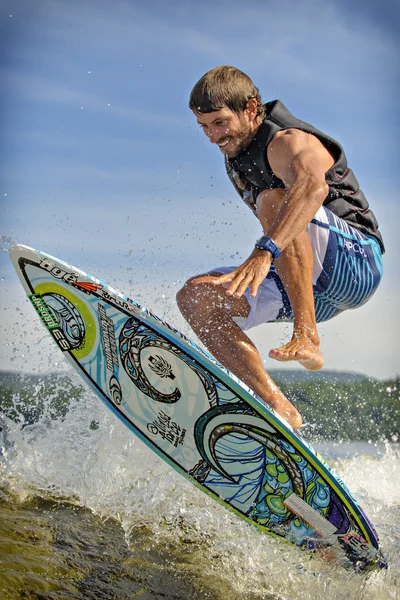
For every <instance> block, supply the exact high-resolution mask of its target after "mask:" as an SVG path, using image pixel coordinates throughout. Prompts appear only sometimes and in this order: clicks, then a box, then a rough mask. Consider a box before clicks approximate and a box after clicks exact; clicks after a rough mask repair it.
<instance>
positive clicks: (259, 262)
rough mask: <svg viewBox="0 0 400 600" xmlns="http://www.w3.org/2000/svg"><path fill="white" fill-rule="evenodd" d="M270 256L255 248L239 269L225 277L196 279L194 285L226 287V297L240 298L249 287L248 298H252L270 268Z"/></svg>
mask: <svg viewBox="0 0 400 600" xmlns="http://www.w3.org/2000/svg"><path fill="white" fill-rule="evenodd" d="M271 262H272V255H271V253H270V252H268V251H266V250H259V249H258V248H255V249H254V250H253V252H252V253H251V255H250V256H249V258H248V259H247V260H246V261H245V262H244V263H243V264H242V265H240V267H238V268H237V269H235V270H234V271H232V272H231V273H227V275H219V276H217V277H214V276H213V275H205V276H203V277H199V278H198V279H196V283H211V284H212V285H224V287H227V290H226V293H227V295H228V296H235V298H240V297H241V296H242V295H243V294H244V292H245V291H246V289H247V288H248V287H250V296H251V297H252V298H254V297H255V296H256V294H257V291H258V288H259V285H260V283H262V281H264V279H265V278H266V276H267V275H268V273H269V270H270V268H271Z"/></svg>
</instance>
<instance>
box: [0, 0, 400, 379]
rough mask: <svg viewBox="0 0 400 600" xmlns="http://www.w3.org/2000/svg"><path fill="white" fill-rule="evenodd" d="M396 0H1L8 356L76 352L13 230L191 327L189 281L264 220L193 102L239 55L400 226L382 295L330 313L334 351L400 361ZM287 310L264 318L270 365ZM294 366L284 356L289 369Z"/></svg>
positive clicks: (370, 363)
mask: <svg viewBox="0 0 400 600" xmlns="http://www.w3.org/2000/svg"><path fill="white" fill-rule="evenodd" d="M399 17H400V7H399V4H398V3H397V2H395V1H394V0H393V1H391V0H382V1H379V2H378V0H373V1H370V2H368V1H366V2H358V1H354V2H351V3H347V2H345V1H344V0H305V1H302V0H281V1H280V2H276V1H270V0H260V1H258V0H247V1H246V2H239V1H238V0H221V1H220V0H204V1H203V2H201V3H197V2H193V1H191V0H181V1H178V0H169V1H168V2H166V1H162V0H147V2H143V1H139V0H79V1H78V0H43V1H41V0H35V1H32V0H0V85H1V90H2V92H1V98H0V139H1V145H0V199H1V205H0V215H1V219H0V236H1V241H0V246H1V248H2V249H3V250H4V251H3V252H1V253H0V270H1V282H0V283H1V286H0V294H1V295H0V328H1V338H2V344H1V345H0V369H2V370H18V371H21V372H36V373H42V372H47V371H49V370H59V369H62V368H64V364H63V359H62V355H61V353H60V355H59V356H58V355H57V356H56V353H54V348H53V346H52V342H51V340H50V336H48V337H47V333H46V332H45V330H44V329H43V328H41V325H40V324H38V322H37V321H38V320H37V317H36V315H35V314H34V313H33V309H32V308H31V307H30V306H29V303H28V301H27V300H26V299H25V296H24V292H23V290H22V287H21V285H20V284H19V281H18V279H17V276H16V274H15V272H14V271H13V268H12V266H11V263H10V260H9V257H8V253H7V249H8V248H9V245H10V243H13V242H16V243H21V244H25V245H28V246H31V247H34V248H36V249H39V250H42V251H44V252H46V253H48V254H51V255H53V256H56V257H58V258H60V259H62V260H64V261H66V262H69V263H70V264H72V265H75V266H77V267H80V268H81V269H82V270H84V271H86V272H87V273H90V274H91V275H93V276H95V277H98V278H100V279H101V280H102V281H105V282H107V283H108V284H109V285H111V286H113V287H116V288H118V289H119V290H120V291H122V292H123V293H125V294H127V295H128V296H129V297H131V298H133V299H135V300H137V301H139V302H140V303H141V304H142V305H144V306H146V307H148V308H150V309H151V310H153V311H154V312H156V313H157V314H158V315H159V316H160V317H161V318H164V319H165V320H167V321H168V322H169V323H170V324H171V325H173V326H175V327H177V328H178V329H180V330H181V331H183V332H184V333H185V334H187V335H189V336H190V337H194V336H193V335H192V333H191V331H190V329H189V327H188V325H187V324H185V323H184V321H183V319H182V317H181V316H180V314H179V311H178V309H177V306H176V301H175V295H176V292H177V290H178V289H179V288H180V287H181V285H182V284H183V283H184V281H185V280H186V279H187V278H188V277H189V276H192V275H195V274H199V273H203V272H205V271H208V270H210V269H212V268H213V267H216V266H220V265H238V264H240V263H241V262H243V261H244V260H245V259H246V258H247V257H248V255H249V254H250V252H251V250H252V248H253V246H254V241H255V240H256V239H257V238H258V237H259V236H260V235H261V233H262V232H261V229H260V225H259V223H258V222H257V219H255V217H254V216H253V215H252V213H251V212H250V210H249V209H248V208H247V207H246V206H245V205H244V204H243V203H242V202H241V200H240V198H239V196H237V194H236V192H235V191H234V189H233V187H232V185H231V184H230V182H229V180H228V178H227V176H226V174H225V172H224V166H223V158H222V155H221V153H220V151H219V150H218V148H217V147H215V146H213V145H211V144H210V143H209V141H208V140H207V139H206V137H205V136H204V134H203V133H202V132H201V131H200V129H199V127H198V125H197V123H196V119H195V118H194V116H193V115H192V113H191V111H190V110H189V109H188V98H189V94H190V90H191V89H192V87H193V85H194V84H195V83H196V81H197V80H198V79H199V78H200V77H201V76H202V75H203V74H204V73H205V72H206V71H208V70H209V69H211V68H212V67H214V66H216V65H220V64H230V65H234V66H236V67H238V68H240V69H241V70H243V71H244V72H245V73H247V74H248V75H249V76H250V77H251V78H252V79H253V81H254V83H255V84H256V85H257V87H258V88H259V89H260V92H261V94H262V97H263V99H264V101H268V100H273V99H276V98H279V99H281V100H282V101H283V102H284V103H285V104H286V106H287V107H288V108H289V110H290V111H291V112H292V113H294V114H295V115H296V116H297V117H299V118H301V119H302V120H305V121H308V122H311V123H312V124H313V125H315V126H316V127H318V128H319V129H321V130H323V131H325V132H326V133H327V134H328V135H330V136H332V137H334V138H336V139H337V140H339V141H340V143H341V144H342V145H343V146H344V148H345V151H346V154H347V157H348V161H349V165H350V167H351V168H352V169H353V171H354V172H355V174H356V176H357V178H358V180H359V182H360V184H361V187H362V189H363V191H364V193H365V194H366V196H367V198H368V200H369V202H370V205H371V207H372V208H373V210H374V212H375V214H376V216H377V218H378V221H379V223H380V228H381V231H382V233H383V236H384V239H385V243H386V249H387V251H386V254H385V256H384V270H385V274H384V279H383V282H382V284H381V286H380V288H379V289H378V291H377V292H376V294H375V296H374V297H373V298H372V300H371V301H370V302H369V303H367V304H366V305H365V306H364V307H362V308H360V309H357V310H355V311H349V312H348V313H347V314H343V315H341V316H339V317H337V318H336V319H333V320H332V321H330V322H329V323H326V324H322V325H321V326H320V336H321V339H322V350H323V352H324V355H325V363H326V364H325V368H326V369H328V370H344V371H352V372H357V373H363V374H366V375H369V376H371V377H376V378H378V379H389V378H392V377H395V376H396V375H399V374H400V364H399V357H398V351H397V347H398V340H399V338H400V335H399V334H400V318H399V310H398V307H399V306H400V275H399V269H398V255H399V249H400V244H399V234H398V231H397V230H398V226H399V222H400V209H399V202H398V185H397V180H398V168H399V148H398V138H399V133H400V132H399V117H398V97H399V45H400V40H399V36H398V31H397V26H398V22H399ZM290 335H291V327H290V326H289V325H287V324H286V325H276V324H273V325H264V326H261V327H259V328H257V329H256V330H252V331H251V332H250V336H251V337H252V339H253V340H254V341H255V342H256V343H257V344H258V346H259V348H260V351H261V353H262V356H263V358H264V359H265V365H266V368H267V369H269V368H280V367H282V366H283V365H282V364H281V363H277V362H274V361H273V360H271V359H269V358H268V351H269V349H270V348H271V347H274V346H276V345H278V344H280V343H283V342H285V341H287V340H288V339H289V338H290ZM293 367H297V365H287V366H285V368H293Z"/></svg>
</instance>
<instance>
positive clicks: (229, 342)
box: [177, 66, 384, 429]
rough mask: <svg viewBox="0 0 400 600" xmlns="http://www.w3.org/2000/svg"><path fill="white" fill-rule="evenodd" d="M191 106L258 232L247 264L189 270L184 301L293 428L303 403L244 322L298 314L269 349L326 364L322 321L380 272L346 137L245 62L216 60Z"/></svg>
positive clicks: (367, 292)
mask: <svg viewBox="0 0 400 600" xmlns="http://www.w3.org/2000/svg"><path fill="white" fill-rule="evenodd" d="M189 107H190V109H191V110H192V111H193V113H194V115H195V116H196V118H197V122H198V123H199V125H200V127H201V128H202V129H203V131H204V133H205V134H206V136H207V137H208V138H209V140H210V141H211V142H212V143H214V144H216V145H218V146H219V148H220V151H221V152H222V154H223V155H224V158H225V167H226V171H227V174H228V176H229V178H230V180H231V181H232V183H233V185H234V187H235V188H236V190H237V192H238V193H239V195H240V196H241V198H242V199H243V200H244V202H245V203H246V204H247V205H248V206H249V207H250V209H251V210H252V211H253V212H254V214H255V215H256V217H257V218H258V219H259V221H260V224H261V227H262V233H263V235H261V237H260V239H258V240H256V242H255V243H253V249H252V252H251V254H250V256H249V257H248V258H247V260H245V261H244V262H243V264H241V265H240V266H238V267H233V266H232V267H218V268H214V269H213V270H212V271H210V272H209V273H206V274H203V275H199V276H196V277H193V278H191V279H189V280H188V281H187V282H186V283H185V285H184V286H183V288H182V289H181V290H180V291H179V292H178V296H177V302H178V306H179V308H180V310H181V312H182V314H183V316H184V317H185V319H186V320H187V321H188V323H189V324H190V326H191V327H192V329H193V330H194V331H195V333H196V334H197V336H198V337H199V339H200V340H201V341H202V342H203V343H204V345H205V346H206V347H207V348H208V349H209V351H210V352H211V353H212V354H213V355H214V356H215V358H217V359H218V360H219V361H220V362H221V363H222V364H223V365H224V366H225V367H226V368H227V369H229V370H230V371H231V372H232V373H234V374H235V375H236V376H237V377H239V378H240V379H241V380H242V381H243V382H244V383H246V384H247V385H248V386H249V387H250V388H251V389H252V390H253V391H254V392H256V393H257V394H258V395H259V396H260V397H261V398H262V399H264V400H265V401H266V402H267V403H268V404H270V405H271V406H272V407H273V408H274V409H275V410H276V411H277V412H278V413H279V414H280V415H281V416H283V417H284V418H285V419H286V420H287V421H288V422H289V423H290V424H291V425H292V427H293V428H295V429H297V428H299V427H300V426H301V424H302V419H301V416H300V414H299V412H298V411H297V409H296V408H295V407H294V406H293V405H292V404H291V403H290V402H289V400H288V399H287V398H286V397H285V395H284V394H283V393H282V392H281V391H280V390H279V388H278V387H277V386H276V385H275V383H274V382H273V380H272V379H271V377H270V376H269V375H268V373H267V371H266V370H265V368H264V365H263V361H262V358H261V356H260V354H259V352H258V350H257V348H256V347H255V345H254V344H253V342H252V341H251V340H250V339H249V337H248V336H247V335H246V334H245V333H244V332H245V331H246V330H247V329H250V328H251V327H255V326H257V325H260V324H262V323H271V322H280V321H290V322H293V335H292V338H291V340H290V341H289V342H288V343H286V344H284V345H283V346H282V347H279V348H273V349H271V351H270V353H269V356H270V357H271V358H273V359H276V360H278V361H282V362H286V361H298V362H299V363H300V364H301V365H302V366H304V367H305V368H306V369H309V370H318V369H321V368H322V366H323V364H324V359H323V355H322V352H321V349H320V338H319V335H318V329H317V323H319V322H322V321H327V320H328V319H331V318H332V317H334V316H336V315H338V314H340V313H341V312H342V311H344V310H347V309H351V308H356V307H358V306H361V305H363V304H364V303H365V302H366V301H367V300H368V299H369V298H370V297H371V296H372V295H373V293H374V292H375V290H376V288H377V286H378V284H379V282H380V279H381V276H382V254H383V252H384V245H383V241H382V236H381V234H380V232H379V230H378V223H377V221H376V219H375V216H374V214H373V213H372V211H371V210H370V208H369V205H368V202H367V200H366V198H365V196H364V194H363V192H362V191H361V190H360V188H359V185H358V182H357V179H356V178H355V176H354V174H353V172H352V171H351V169H349V168H348V166H347V159H346V156H345V153H344V151H343V148H342V146H341V145H340V144H339V143H338V142H337V141H335V140H334V139H333V138H331V137H329V136H327V135H326V134H324V133H323V132H321V131H319V130H317V129H316V128H315V127H313V126H312V125H310V124H308V123H306V122H304V121H300V120H299V119H297V118H296V117H294V116H293V115H292V114H291V113H290V112H289V111H288V109H287V108H286V107H285V106H284V104H283V103H282V102H280V101H279V100H274V101H271V102H268V103H266V104H264V103H263V102H262V100H261V96H260V93H259V90H258V89H257V88H256V87H255V85H254V84H253V82H252V81H251V79H250V78H249V77H248V76H247V75H245V74H244V73H243V72H242V71H240V70H238V69H236V68H235V67H230V66H220V67H216V68H214V69H212V70H211V71H209V72H208V73H206V74H205V75H204V76H203V77H202V78H201V79H200V80H199V81H198V82H197V83H196V85H195V86H194V88H193V90H192V92H191V95H190V101H189ZM232 243H234V242H233V241H232Z"/></svg>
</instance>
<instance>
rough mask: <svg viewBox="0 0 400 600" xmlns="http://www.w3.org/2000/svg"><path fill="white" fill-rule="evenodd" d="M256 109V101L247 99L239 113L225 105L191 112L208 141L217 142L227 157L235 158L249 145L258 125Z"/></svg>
mask: <svg viewBox="0 0 400 600" xmlns="http://www.w3.org/2000/svg"><path fill="white" fill-rule="evenodd" d="M254 104H255V107H254ZM256 109H257V106H256V103H253V102H252V101H249V103H248V108H246V109H245V110H244V111H243V112H242V113H240V114H237V113H235V112H233V111H232V110H231V109H230V108H227V107H226V106H224V107H223V108H221V109H220V110H216V111H213V112H208V113H200V112H197V111H196V110H195V111H193V112H194V114H195V115H196V117H197V122H198V123H199V125H200V127H201V128H202V129H203V131H204V133H205V134H206V136H207V137H208V139H209V140H210V142H211V143H213V144H217V146H219V149H220V150H221V152H222V153H223V154H225V155H226V156H227V157H228V158H236V157H237V156H239V154H241V153H242V152H243V150H245V149H246V148H247V147H248V146H249V144H250V142H251V140H252V139H253V137H254V135H255V132H256V131H257V129H258V127H259V125H260V123H259V121H258V120H257V118H256Z"/></svg>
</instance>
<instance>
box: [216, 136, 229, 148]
mask: <svg viewBox="0 0 400 600" xmlns="http://www.w3.org/2000/svg"><path fill="white" fill-rule="evenodd" d="M230 141H231V140H230V138H229V139H228V140H223V141H222V142H218V146H219V147H220V148H224V147H225V146H227V145H228V144H229V142H230Z"/></svg>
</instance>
